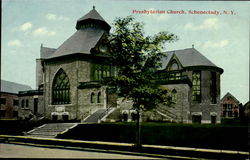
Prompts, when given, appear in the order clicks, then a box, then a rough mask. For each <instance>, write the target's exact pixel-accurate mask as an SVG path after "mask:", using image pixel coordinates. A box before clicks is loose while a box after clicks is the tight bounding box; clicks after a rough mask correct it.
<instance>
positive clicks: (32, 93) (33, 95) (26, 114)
mask: <svg viewBox="0 0 250 160" xmlns="http://www.w3.org/2000/svg"><path fill="white" fill-rule="evenodd" d="M18 97H19V98H18V100H19V107H18V108H19V109H18V112H19V116H18V117H19V119H22V120H24V119H26V120H27V119H28V120H30V119H32V118H33V119H40V118H43V117H44V106H43V101H44V98H43V91H42V90H27V91H20V92H19V94H18Z"/></svg>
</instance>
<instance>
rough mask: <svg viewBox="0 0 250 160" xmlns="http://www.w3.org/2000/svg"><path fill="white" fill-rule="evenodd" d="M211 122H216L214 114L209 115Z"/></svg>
mask: <svg viewBox="0 0 250 160" xmlns="http://www.w3.org/2000/svg"><path fill="white" fill-rule="evenodd" d="M211 123H212V124H215V123H216V116H211Z"/></svg>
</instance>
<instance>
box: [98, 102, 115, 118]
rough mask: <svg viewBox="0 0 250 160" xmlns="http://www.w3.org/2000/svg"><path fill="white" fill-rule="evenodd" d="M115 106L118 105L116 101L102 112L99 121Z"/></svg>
mask: <svg viewBox="0 0 250 160" xmlns="http://www.w3.org/2000/svg"><path fill="white" fill-rule="evenodd" d="M114 107H116V103H112V104H111V105H110V106H109V107H108V108H107V109H106V110H105V111H104V112H102V113H101V114H100V115H99V117H98V121H100V120H101V119H102V118H103V117H104V116H105V115H107V114H108V112H109V110H110V109H111V108H114Z"/></svg>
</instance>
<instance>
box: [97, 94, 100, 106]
mask: <svg viewBox="0 0 250 160" xmlns="http://www.w3.org/2000/svg"><path fill="white" fill-rule="evenodd" d="M97 103H101V92H98V95H97Z"/></svg>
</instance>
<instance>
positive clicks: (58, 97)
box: [52, 69, 70, 104]
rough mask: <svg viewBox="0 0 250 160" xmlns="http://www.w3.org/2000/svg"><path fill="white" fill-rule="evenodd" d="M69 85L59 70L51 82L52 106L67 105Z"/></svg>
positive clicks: (67, 79)
mask: <svg viewBox="0 0 250 160" xmlns="http://www.w3.org/2000/svg"><path fill="white" fill-rule="evenodd" d="M69 91H70V83H69V78H68V76H67V75H66V73H65V72H64V70H62V69H60V70H59V71H58V72H57V74H56V76H55V78H54V81H53V86H52V103H53V104H69V103H70V92H69Z"/></svg>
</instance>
